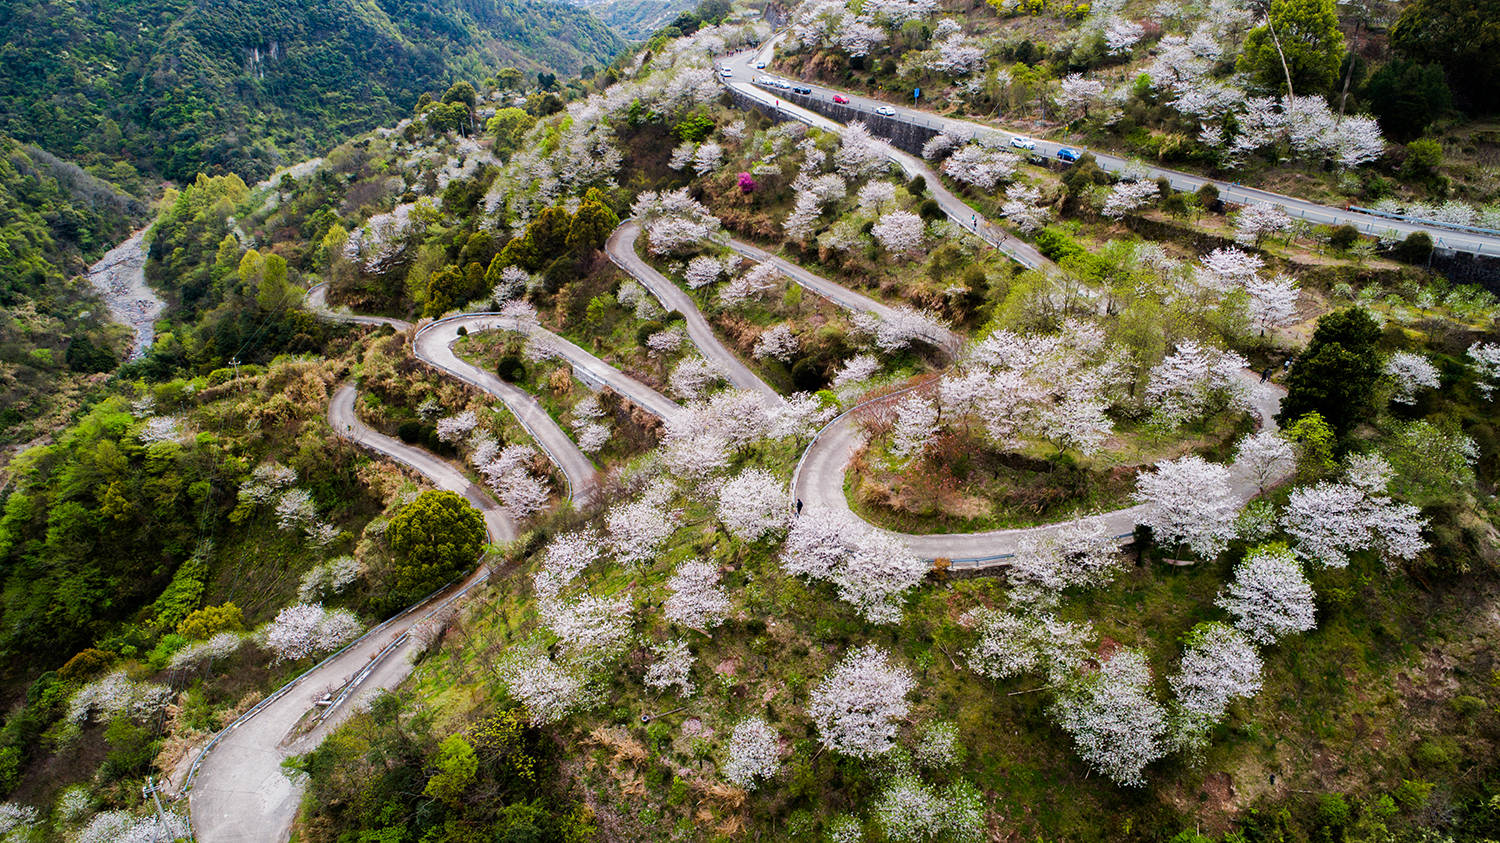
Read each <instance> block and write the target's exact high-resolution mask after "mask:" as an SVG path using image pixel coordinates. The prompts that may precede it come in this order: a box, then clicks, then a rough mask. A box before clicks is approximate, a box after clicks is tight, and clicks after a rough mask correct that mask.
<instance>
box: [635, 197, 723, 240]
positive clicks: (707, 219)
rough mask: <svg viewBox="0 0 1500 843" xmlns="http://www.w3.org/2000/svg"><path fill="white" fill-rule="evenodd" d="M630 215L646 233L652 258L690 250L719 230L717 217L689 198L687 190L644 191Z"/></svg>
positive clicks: (637, 198)
mask: <svg viewBox="0 0 1500 843" xmlns="http://www.w3.org/2000/svg"><path fill="white" fill-rule="evenodd" d="M630 212H631V215H632V216H634V217H635V219H636V220H637V221H638V222H639V223H640V224H641V227H642V228H644V229H645V231H646V248H647V250H648V251H650V252H651V254H653V255H675V254H682V253H685V252H690V251H693V250H694V249H697V248H698V247H699V246H701V245H703V243H704V242H705V241H707V240H708V239H709V238H710V237H711V236H713V235H715V234H717V233H718V231H719V218H718V217H716V216H714V215H713V214H711V213H709V211H708V208H706V207H704V206H703V204H702V203H700V202H698V201H697V200H695V199H693V197H691V196H689V195H688V189H687V188H685V187H684V188H680V189H678V190H673V191H669V192H665V193H657V192H656V191H646V192H644V193H642V194H640V195H639V196H637V197H636V198H635V202H634V203H632V204H631V206H630Z"/></svg>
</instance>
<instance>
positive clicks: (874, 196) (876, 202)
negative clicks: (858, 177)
mask: <svg viewBox="0 0 1500 843" xmlns="http://www.w3.org/2000/svg"><path fill="white" fill-rule="evenodd" d="M894 201H896V186H895V185H894V184H891V183H890V182H888V181H876V180H872V181H869V182H866V183H865V186H864V187H861V188H860V189H859V210H860V212H861V213H865V214H877V213H879V212H880V211H881V210H882V209H883V208H885V206H887V205H889V204H891V203H892V202H894Z"/></svg>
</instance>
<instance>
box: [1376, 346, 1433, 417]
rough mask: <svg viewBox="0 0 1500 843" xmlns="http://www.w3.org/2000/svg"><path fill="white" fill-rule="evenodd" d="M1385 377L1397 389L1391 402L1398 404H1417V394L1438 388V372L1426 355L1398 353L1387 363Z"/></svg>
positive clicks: (1406, 352) (1408, 352) (1407, 352)
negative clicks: (1420, 391)
mask: <svg viewBox="0 0 1500 843" xmlns="http://www.w3.org/2000/svg"><path fill="white" fill-rule="evenodd" d="M1385 376H1386V377H1387V378H1390V380H1391V384H1392V385H1393V386H1394V387H1395V393H1394V394H1393V395H1392V396H1391V400H1392V401H1395V402H1396V403H1397V404H1407V405H1411V404H1415V403H1417V392H1418V390H1422V389H1437V388H1438V383H1439V381H1438V370H1437V367H1436V366H1434V365H1432V363H1431V362H1429V361H1428V360H1427V357H1426V355H1423V354H1416V353H1414V352H1410V351H1397V352H1395V353H1394V354H1392V355H1391V356H1390V358H1389V359H1387V360H1386V361H1385Z"/></svg>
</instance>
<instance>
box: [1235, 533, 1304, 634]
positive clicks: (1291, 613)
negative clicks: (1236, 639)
mask: <svg viewBox="0 0 1500 843" xmlns="http://www.w3.org/2000/svg"><path fill="white" fill-rule="evenodd" d="M1214 604H1215V605H1217V606H1218V607H1219V608H1221V609H1223V610H1224V611H1226V612H1228V613H1229V614H1230V615H1231V616H1232V617H1233V618H1234V621H1233V623H1234V626H1235V628H1236V629H1238V630H1239V631H1241V632H1243V633H1245V635H1246V637H1248V638H1249V639H1250V640H1251V641H1254V642H1255V643H1257V644H1271V643H1274V642H1275V641H1277V640H1278V639H1280V638H1282V637H1284V636H1286V635H1290V634H1292V633H1297V632H1307V631H1308V630H1310V629H1312V628H1313V627H1315V626H1317V619H1316V617H1315V612H1316V610H1315V608H1314V606H1313V590H1312V585H1310V584H1309V583H1308V581H1307V574H1306V573H1304V572H1303V570H1302V563H1301V562H1299V561H1297V556H1296V554H1294V553H1292V552H1291V550H1289V549H1287V547H1286V546H1285V545H1282V544H1271V545H1261V546H1260V547H1256V548H1254V549H1252V550H1251V551H1250V552H1249V553H1246V554H1245V558H1244V559H1243V560H1241V561H1240V563H1239V564H1238V565H1236V566H1235V568H1234V580H1233V581H1231V582H1230V583H1229V585H1228V586H1227V587H1225V589H1224V590H1223V591H1222V592H1220V593H1219V596H1218V597H1217V598H1216V599H1215V600H1214Z"/></svg>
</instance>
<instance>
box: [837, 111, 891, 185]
mask: <svg viewBox="0 0 1500 843" xmlns="http://www.w3.org/2000/svg"><path fill="white" fill-rule="evenodd" d="M889 160H890V147H888V146H887V145H886V144H885V142H884V141H880V140H877V139H876V138H875V137H874V136H873V135H871V134H870V130H869V128H867V127H866V126H865V124H863V123H861V122H859V121H857V120H856V121H854V122H852V123H847V124H845V125H844V128H842V129H840V130H839V148H838V152H835V153H834V156H833V165H834V168H835V169H837V170H838V171H839V174H840V175H842V176H843V177H844V178H846V179H851V180H853V179H860V178H864V177H866V176H872V175H875V174H876V173H879V172H880V171H881V170H883V169H885V167H886V166H887V162H888V161H889Z"/></svg>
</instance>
